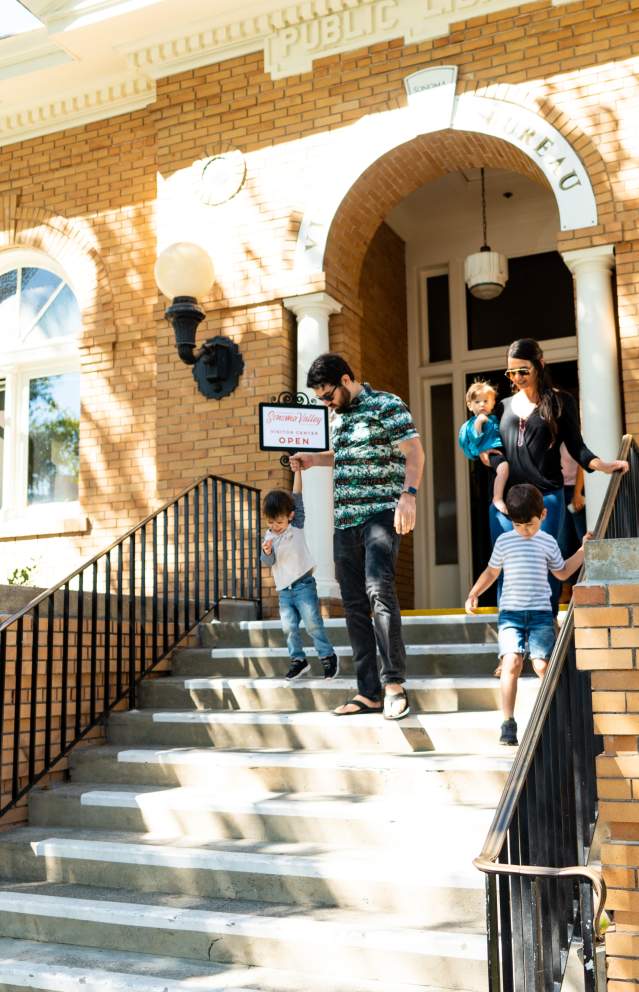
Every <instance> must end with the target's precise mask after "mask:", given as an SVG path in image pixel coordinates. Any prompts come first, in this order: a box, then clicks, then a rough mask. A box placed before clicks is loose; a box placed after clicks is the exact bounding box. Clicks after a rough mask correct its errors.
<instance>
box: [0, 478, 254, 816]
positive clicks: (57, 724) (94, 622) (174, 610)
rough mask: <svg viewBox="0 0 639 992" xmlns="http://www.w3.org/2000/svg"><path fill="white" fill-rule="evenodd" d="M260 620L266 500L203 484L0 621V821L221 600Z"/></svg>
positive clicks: (235, 487) (233, 486)
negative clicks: (249, 607) (248, 609)
mask: <svg viewBox="0 0 639 992" xmlns="http://www.w3.org/2000/svg"><path fill="white" fill-rule="evenodd" d="M225 599H235V600H238V599H239V600H246V601H249V602H253V603H255V604H256V606H257V612H258V616H261V603H262V587H261V569H260V492H259V490H258V489H255V488H253V487H252V486H246V485H243V484H241V483H237V482H231V481H229V480H227V479H222V478H219V477H217V476H214V475H207V476H204V477H203V478H201V479H199V480H198V481H197V482H194V483H193V484H192V485H190V486H187V487H186V489H184V490H182V492H181V493H179V494H178V495H177V496H176V497H175V498H174V499H172V500H169V501H168V502H167V503H165V504H164V506H161V507H160V508H159V509H158V510H156V511H155V512H154V513H151V514H149V516H147V517H145V519H144V520H142V521H141V522H140V523H139V524H137V525H136V526H135V527H133V528H132V529H131V530H129V531H127V532H126V534H124V535H123V536H122V537H120V538H119V539H118V540H117V541H114V542H113V544H111V545H109V547H108V548H106V549H105V550H104V551H101V552H100V553H99V554H98V555H95V556H94V557H93V558H91V559H90V560H89V561H87V562H85V563H84V564H83V565H81V566H80V567H79V568H77V569H76V570H75V571H74V572H72V573H71V574H70V575H68V576H67V577H66V578H65V579H63V580H62V581H61V582H59V583H58V584H57V585H55V586H52V587H51V588H50V589H47V590H46V591H45V592H43V593H41V594H40V595H39V596H37V597H36V598H35V599H34V600H32V601H31V602H30V603H28V604H27V606H25V607H24V608H23V609H21V610H19V611H18V612H17V613H14V614H13V615H12V616H10V617H8V618H7V619H5V620H4V621H2V622H1V623H0V817H1V816H2V815H3V814H5V813H6V812H7V811H8V810H9V809H11V808H12V807H13V806H15V805H16V803H18V802H19V801H20V800H21V799H22V798H23V796H24V795H25V794H26V793H27V792H28V791H29V789H31V788H32V786H33V785H34V784H35V783H36V782H37V781H38V780H39V779H41V778H42V776H43V775H46V774H47V773H48V772H50V771H51V770H52V769H53V768H54V766H55V765H56V764H57V763H58V762H59V761H60V759H61V758H63V757H64V756H65V755H66V754H68V752H69V751H70V749H71V748H72V747H73V746H74V745H75V744H77V743H78V741H80V740H81V739H82V738H83V737H85V736H86V735H87V734H88V733H89V732H90V731H91V730H92V729H93V728H94V727H95V726H96V725H97V724H98V723H100V722H101V721H102V720H103V719H104V718H105V717H106V716H107V715H108V713H109V712H110V711H111V710H112V709H113V708H114V706H116V705H118V704H119V703H121V702H122V701H128V705H129V706H130V707H133V706H135V697H136V688H137V685H138V683H139V682H140V680H141V679H142V678H143V677H144V676H145V675H146V674H147V673H148V672H149V671H150V670H151V669H152V668H154V667H155V666H156V665H157V664H158V662H160V661H161V660H162V659H163V658H164V657H166V655H167V654H168V653H169V652H170V651H171V650H172V649H173V648H174V647H175V645H176V644H177V643H178V642H179V641H181V640H182V639H183V638H184V637H185V636H186V635H187V634H188V633H189V632H190V631H191V630H193V628H194V627H195V626H196V625H197V624H198V623H199V622H200V621H201V620H203V619H204V618H205V617H206V616H207V615H209V614H211V613H212V612H214V611H219V606H220V603H221V601H222V600H225Z"/></svg>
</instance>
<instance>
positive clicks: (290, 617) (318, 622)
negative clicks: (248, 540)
mask: <svg viewBox="0 0 639 992" xmlns="http://www.w3.org/2000/svg"><path fill="white" fill-rule="evenodd" d="M293 503H294V505H295V516H294V517H293V520H292V521H291V525H290V526H289V527H287V528H286V530H285V531H283V532H282V533H280V534H273V533H272V531H270V530H267V532H266V534H265V535H264V540H267V539H268V540H270V541H271V542H272V544H273V550H272V552H271V554H270V555H267V554H266V553H265V552H264V551H262V554H261V556H260V557H261V559H262V562H263V564H265V565H270V566H271V568H272V570H273V578H274V579H275V588H276V589H277V595H278V597H279V602H280V619H281V621H282V629H283V630H284V633H285V634H286V646H287V648H288V653H289V656H290V658H291V660H292V661H305V654H304V645H303V643H302V637H301V635H300V622H302V623H303V624H304V626H305V627H306V632H307V633H308V635H309V636H310V637H311V639H312V641H313V645H314V647H315V650H316V651H317V653H318V655H319V657H320V658H321V659H322V660H324V659H330V658H333V657H334V655H335V652H334V650H333V646H332V644H331V642H330V641H329V639H328V637H327V635H326V630H325V627H324V621H323V620H322V614H321V612H320V604H319V599H318V598H317V586H316V584H315V579H314V578H313V559H312V557H311V553H310V551H309V549H308V545H307V544H306V540H305V539H304V516H305V514H304V500H303V498H302V494H301V493H293Z"/></svg>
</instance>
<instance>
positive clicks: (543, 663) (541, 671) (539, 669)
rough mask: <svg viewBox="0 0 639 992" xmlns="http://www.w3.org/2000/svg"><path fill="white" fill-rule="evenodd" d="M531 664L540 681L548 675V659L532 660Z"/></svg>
mask: <svg viewBox="0 0 639 992" xmlns="http://www.w3.org/2000/svg"><path fill="white" fill-rule="evenodd" d="M530 664H531V665H532V667H533V670H534V672H535V675H537V676H538V677H539V678H540V679H543V677H544V675H545V674H546V669H547V668H548V659H547V658H531V659H530Z"/></svg>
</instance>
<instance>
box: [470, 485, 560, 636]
mask: <svg viewBox="0 0 639 992" xmlns="http://www.w3.org/2000/svg"><path fill="white" fill-rule="evenodd" d="M544 507H545V508H546V511H547V513H546V519H545V520H542V523H541V529H542V530H543V531H545V532H546V534H552V536H553V537H554V538H555V540H558V539H559V534H560V532H561V529H562V527H563V524H564V517H565V515H566V504H565V502H564V491H563V488H562V489H559V490H558V491H557V492H554V493H546V494H545V495H544ZM488 519H489V522H490V539H491V543H492V545H493V546H494V544H495V541H496V540H497V538H498V537H499V535H500V534H504V533H506V531H509V530H512V529H513V523H512V520H511V519H510V518H509V517H506V516H504V514H503V513H500V512H499V510H498V509H497V507H496V506H494V505H493V504H492V503H491V504H490V508H489V510H488ZM548 582H549V583H550V602H551V606H552V615H553V616H554V617H556V616H557V613H558V612H559V596H560V593H561V582H560V581H559V579H556V578H555V576H554V575H551V574H550V572H549V573H548ZM502 583H503V573H502V574H501V575H500V576H499V578H498V579H497V604H498V605H499V599H500V596H501V587H502Z"/></svg>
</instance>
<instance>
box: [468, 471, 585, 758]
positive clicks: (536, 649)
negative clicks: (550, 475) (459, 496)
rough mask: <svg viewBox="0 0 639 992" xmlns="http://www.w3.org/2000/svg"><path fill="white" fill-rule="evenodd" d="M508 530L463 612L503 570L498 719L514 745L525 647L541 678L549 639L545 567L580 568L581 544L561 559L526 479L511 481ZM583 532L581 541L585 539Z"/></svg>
mask: <svg viewBox="0 0 639 992" xmlns="http://www.w3.org/2000/svg"><path fill="white" fill-rule="evenodd" d="M506 505H507V507H508V514H509V516H510V519H511V520H512V522H513V528H514V529H513V530H509V531H506V532H505V533H503V534H500V535H499V537H498V538H497V540H496V541H495V547H494V548H493V553H492V555H491V557H490V561H489V562H488V567H487V568H486V569H485V570H484V571H483V572H482V573H481V575H480V576H479V578H478V579H477V582H475V584H474V586H473V587H472V589H471V590H470V592H469V593H468V599H467V600H466V613H473V612H474V611H475V610H476V609H477V601H478V597H479V596H481V594H482V593H483V592H485V591H486V589H488V588H489V587H490V586H491V585H492V584H493V582H494V581H495V580H496V579H497V578H498V576H499V573H500V572H501V570H502V569H503V571H504V585H503V589H502V593H501V599H500V601H499V620H498V642H499V660H500V662H501V672H500V689H501V705H502V710H503V715H504V722H503V723H502V725H501V737H500V738H499V742H500V744H513V745H514V744H517V723H516V722H515V718H514V712H515V699H516V696H517V680H518V678H519V676H520V675H521V669H522V666H523V662H524V654H525V652H526V649H527V650H528V653H529V655H530V660H531V663H532V667H533V669H534V671H535V673H536V675H538V676H539V678H540V679H541V678H543V677H544V675H545V673H546V668H547V667H548V659H549V658H550V655H551V653H552V649H553V645H554V643H555V624H554V619H553V613H552V606H551V603H550V583H549V582H548V571H551V572H552V574H553V575H554V576H556V578H558V579H560V580H561V581H562V582H563V581H564V579H567V578H568V576H569V575H572V573H573V572H575V571H576V570H577V569H578V568H580V567H581V565H582V563H583V560H584V549H583V544H582V546H581V547H580V548H579V550H578V551H576V552H575V553H574V555H572V557H571V558H569V559H568V560H567V561H564V559H563V557H562V555H561V551H560V550H559V545H558V544H557V542H556V540H555V538H554V537H553V536H552V534H547V533H545V532H544V531H543V530H542V529H541V525H542V522H543V520H544V518H545V516H546V512H547V511H546V509H545V508H544V498H543V496H542V495H541V493H540V492H539V490H538V489H537V488H536V486H531V485H529V484H528V483H524V484H522V485H519V486H512V488H511V489H509V490H508V495H507V496H506ZM591 537H592V534H590V533H588V534H586V535H585V537H584V541H588V540H590V538H591Z"/></svg>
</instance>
